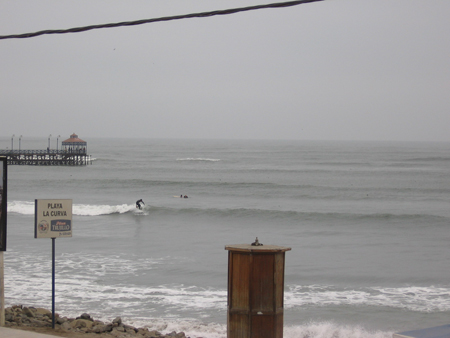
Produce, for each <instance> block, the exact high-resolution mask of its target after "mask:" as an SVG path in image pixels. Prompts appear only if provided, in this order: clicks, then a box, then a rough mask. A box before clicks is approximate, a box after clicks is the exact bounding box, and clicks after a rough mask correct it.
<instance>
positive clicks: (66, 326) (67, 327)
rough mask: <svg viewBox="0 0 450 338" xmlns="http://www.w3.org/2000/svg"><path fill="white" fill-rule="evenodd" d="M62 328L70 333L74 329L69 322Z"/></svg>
mask: <svg viewBox="0 0 450 338" xmlns="http://www.w3.org/2000/svg"><path fill="white" fill-rule="evenodd" d="M61 328H62V329H63V330H64V331H70V330H71V329H72V326H70V323H69V321H65V322H64V323H62V325H61Z"/></svg>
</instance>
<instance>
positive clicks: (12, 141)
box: [11, 134, 16, 152]
mask: <svg viewBox="0 0 450 338" xmlns="http://www.w3.org/2000/svg"><path fill="white" fill-rule="evenodd" d="M14 136H16V135H14V134H13V136H11V152H12V151H13V150H14Z"/></svg>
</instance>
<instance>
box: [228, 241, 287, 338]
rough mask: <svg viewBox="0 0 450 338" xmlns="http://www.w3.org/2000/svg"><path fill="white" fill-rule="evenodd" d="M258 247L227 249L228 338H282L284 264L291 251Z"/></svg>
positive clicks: (246, 246) (245, 245)
mask: <svg viewBox="0 0 450 338" xmlns="http://www.w3.org/2000/svg"><path fill="white" fill-rule="evenodd" d="M255 243H256V245H255ZM255 243H253V245H252V244H237V245H227V246H225V250H228V312H227V338H283V312H284V301H283V298H284V261H285V252H286V251H289V250H291V248H287V247H281V246H275V245H262V244H259V243H258V240H256V242H255Z"/></svg>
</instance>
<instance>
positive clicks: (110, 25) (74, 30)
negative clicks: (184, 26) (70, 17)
mask: <svg viewBox="0 0 450 338" xmlns="http://www.w3.org/2000/svg"><path fill="white" fill-rule="evenodd" d="M318 1H324V0H297V1H287V2H278V3H271V4H265V5H257V6H249V7H241V8H232V9H224V10H216V11H212V12H203V13H192V14H184V15H175V16H166V17H162V18H153V19H144V20H137V21H125V22H117V23H107V24H101V25H92V26H84V27H75V28H69V29H49V30H43V31H39V32H34V33H24V34H13V35H0V40H6V39H25V38H33V37H35V36H39V35H45V34H67V33H80V32H85V31H89V30H92V29H101V28H113V27H123V26H137V25H143V24H146V23H153V22H160V21H172V20H181V19H191V18H205V17H210V16H215V15H228V14H234V13H238V12H246V11H253V10H257V9H263V8H281V7H291V6H297V5H301V4H304V3H309V2H318Z"/></svg>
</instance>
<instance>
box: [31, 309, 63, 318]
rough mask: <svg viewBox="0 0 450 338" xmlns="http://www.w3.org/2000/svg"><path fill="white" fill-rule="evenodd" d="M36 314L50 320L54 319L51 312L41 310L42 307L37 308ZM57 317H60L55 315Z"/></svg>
mask: <svg viewBox="0 0 450 338" xmlns="http://www.w3.org/2000/svg"><path fill="white" fill-rule="evenodd" d="M35 313H36V314H39V315H41V316H45V317H49V318H52V316H53V314H52V312H51V311H49V310H47V309H43V308H40V307H38V308H36V311H35ZM57 316H58V315H57V314H56V313H55V317H57Z"/></svg>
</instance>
